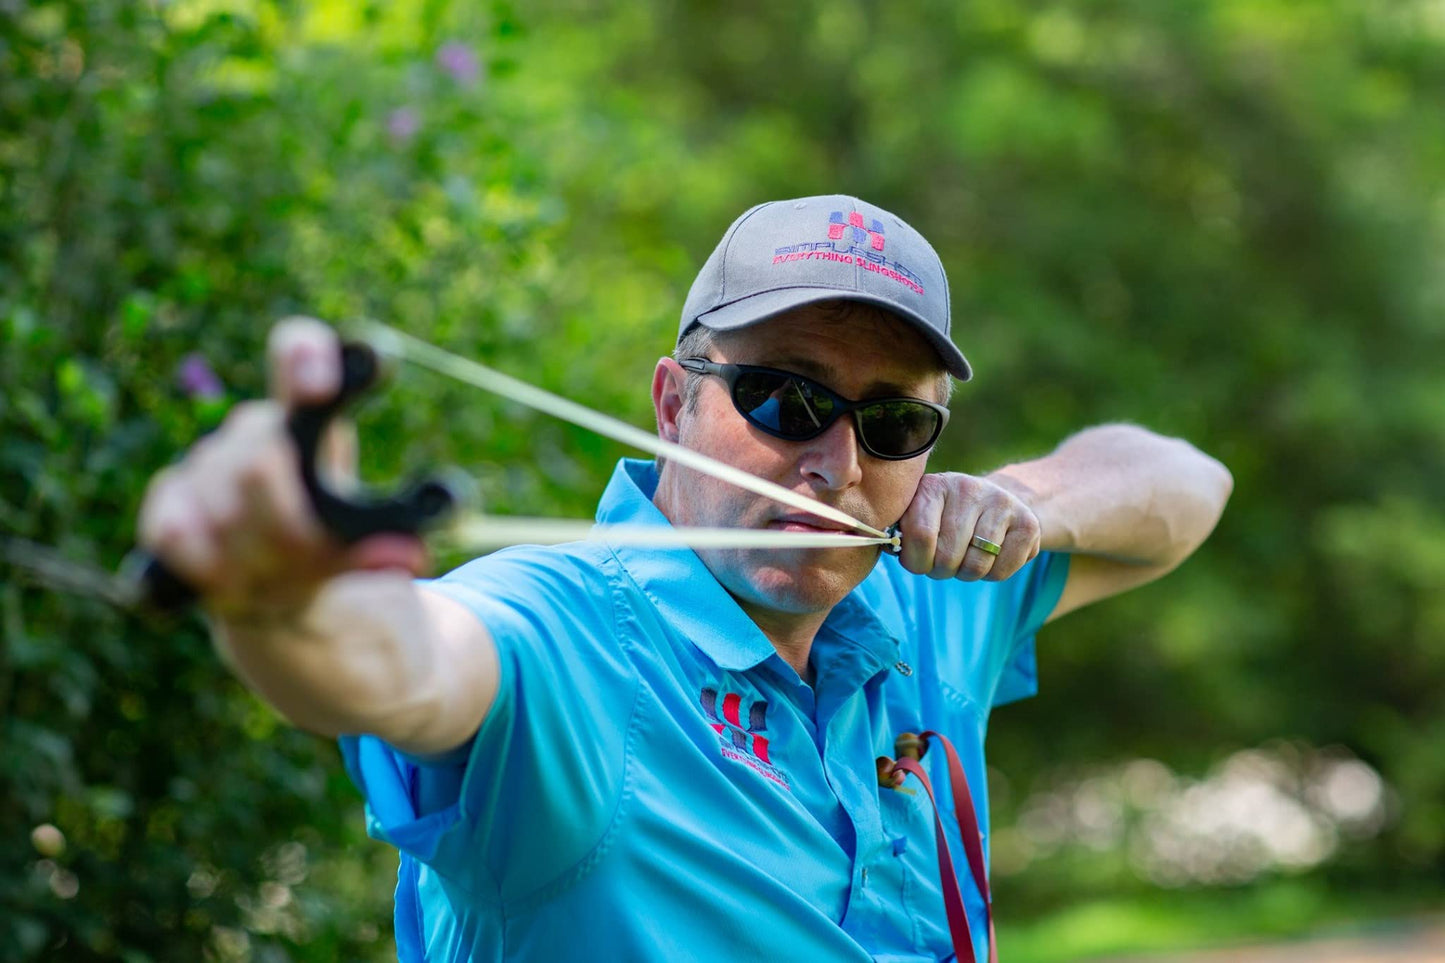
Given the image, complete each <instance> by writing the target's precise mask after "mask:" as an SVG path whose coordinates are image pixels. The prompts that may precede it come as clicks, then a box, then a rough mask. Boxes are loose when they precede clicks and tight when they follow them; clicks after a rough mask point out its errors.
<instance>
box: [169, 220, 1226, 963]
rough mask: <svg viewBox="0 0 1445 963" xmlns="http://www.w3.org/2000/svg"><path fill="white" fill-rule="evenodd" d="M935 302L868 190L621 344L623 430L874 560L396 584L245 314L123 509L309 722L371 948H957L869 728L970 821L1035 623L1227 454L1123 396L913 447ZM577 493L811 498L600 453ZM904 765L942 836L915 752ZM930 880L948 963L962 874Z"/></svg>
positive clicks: (1219, 483)
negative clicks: (1045, 433)
mask: <svg viewBox="0 0 1445 963" xmlns="http://www.w3.org/2000/svg"><path fill="white" fill-rule="evenodd" d="M949 330H950V318H949V308H948V288H947V282H946V279H945V277H944V272H943V267H942V265H941V263H940V262H939V259H938V257H937V255H936V254H935V253H934V251H933V249H932V248H931V247H930V246H929V245H928V243H927V242H926V241H925V240H924V239H923V238H922V237H921V236H920V235H919V234H918V233H917V232H915V231H914V230H913V229H912V228H910V227H909V226H908V225H907V224H905V223H904V222H903V221H901V220H900V219H898V218H897V217H895V216H893V215H892V214H889V213H888V212H886V211H883V210H881V209H879V208H876V207H873V206H872V205H869V204H866V203H864V202H862V201H859V200H857V199H855V198H851V197H842V196H831V197H812V198H804V199H800V200H795V201H785V202H776V203H772V204H765V205H761V206H759V207H756V208H754V209H752V210H751V211H749V212H747V213H746V214H744V215H743V216H742V217H740V218H739V219H738V220H737V221H736V222H734V224H733V225H732V227H730V228H729V230H728V232H727V234H725V235H724V237H723V239H722V242H721V243H720V244H719V245H718V248H717V249H716V250H715V251H714V253H713V255H712V257H711V258H710V259H709V260H708V262H707V264H706V265H705V266H704V268H703V269H702V272H701V273H700V274H699V276H698V278H697V280H696V282H695V283H694V285H693V288H692V291H691V293H690V294H689V296H688V300H687V303H686V306H685V307H684V310H683V317H682V324H681V327H680V329H679V340H680V343H679V346H678V351H677V353H676V356H675V357H670V358H663V359H661V360H660V361H659V362H658V364H657V368H656V372H655V375H654V377H653V382H652V397H653V402H654V404H655V406H656V411H657V425H658V432H659V434H660V435H661V436H662V437H663V438H664V439H667V440H670V441H675V442H678V443H680V444H682V445H684V446H686V447H688V448H692V449H695V450H697V451H701V452H703V453H706V454H709V455H712V456H714V457H716V458H718V459H721V460H722V461H725V462H728V463H730V464H732V465H734V466H737V467H739V468H742V469H744V470H746V471H748V472H750V473H752V474H754V475H757V476H760V477H762V478H765V479H768V480H770V481H773V482H776V483H778V484H780V485H782V486H784V487H786V488H789V489H792V490H793V491H795V492H799V493H802V494H804V495H807V496H809V497H811V498H814V499H816V500H818V501H820V502H823V503H826V504H828V505H831V506H834V507H836V508H839V509H842V510H843V511H845V512H847V513H849V514H850V515H852V516H853V517H855V518H857V519H859V520H861V521H863V522H865V523H867V524H869V525H871V526H873V527H876V528H886V527H888V526H889V525H892V524H894V523H897V524H898V526H899V529H900V531H901V535H902V549H901V554H900V555H898V556H897V557H893V556H891V555H886V554H885V555H883V556H882V557H881V558H880V554H879V550H878V549H876V548H871V547H870V548H858V547H843V548H827V549H796V548H788V549H766V550H762V549H749V550H705V551H699V552H697V553H693V552H689V551H680V550H676V549H670V550H664V549H647V548H637V547H623V546H609V545H607V544H606V543H605V542H604V543H580V544H575V545H570V546H560V547H554V548H535V547H519V548H514V549H509V550H505V551H502V552H498V553H496V554H494V555H491V556H488V557H485V558H482V559H479V560H477V561H474V562H472V563H470V564H468V565H465V566H463V567H462V568H460V569H458V570H457V571H455V572H452V573H451V574H449V575H447V576H444V577H443V578H441V579H439V580H436V581H432V582H423V583H417V582H414V581H413V580H412V579H411V578H410V577H409V574H410V572H412V571H415V570H416V569H417V568H418V567H419V566H420V550H419V547H418V546H417V545H416V544H415V542H413V541H412V540H409V539H405V538H401V537H392V536H387V537H378V538H373V539H371V540H369V541H367V542H364V543H362V544H360V545H358V546H356V547H355V548H353V549H351V550H349V551H348V550H345V549H342V548H338V547H337V546H336V545H334V544H333V543H332V542H331V541H330V540H329V539H327V538H326V536H325V535H324V533H322V532H321V531H320V530H319V528H318V525H317V523H316V521H315V520H314V518H313V517H312V516H311V514H310V511H309V507H308V505H307V504H306V499H305V497H304V495H303V494H302V490H301V488H300V486H299V485H298V483H297V479H296V477H295V475H296V472H295V467H294V454H293V453H292V452H291V451H290V449H289V447H288V442H287V441H286V440H285V435H284V431H283V428H282V425H283V421H284V415H285V410H286V407H287V406H288V405H294V404H297V403H301V402H315V401H319V400H325V399H326V398H329V397H330V396H331V395H332V394H333V393H334V391H335V389H336V385H337V379H338V370H337V365H336V348H335V340H334V336H333V335H332V334H331V333H330V331H329V330H328V329H326V328H325V327H324V326H321V325H320V324H319V323H317V322H310V321H293V322H289V323H285V324H283V325H281V326H278V328H277V329H276V330H275V332H274V334H273V337H272V365H273V371H274V372H275V385H276V392H275V393H276V397H277V400H276V402H274V403H263V404H256V405H251V406H247V407H244V408H242V409H240V410H238V411H237V412H236V414H235V415H233V416H232V418H231V419H230V420H229V421H228V423H227V425H226V426H225V427H224V428H223V429H222V430H221V431H220V432H218V433H217V434H216V435H215V436H214V437H213V439H211V440H208V441H206V442H202V443H201V444H200V445H199V446H197V449H196V451H195V452H194V453H193V454H192V455H191V456H190V457H189V458H187V460H186V461H185V462H184V463H183V464H182V465H181V466H179V467H178V468H177V469H174V470H172V471H170V472H167V473H165V474H164V475H162V476H161V477H160V478H159V479H158V480H157V482H156V484H155V485H154V486H153V490H152V492H151V494H150V496H149V498H148V500H147V502H146V506H145V509H144V511H143V518H142V522H143V524H142V531H143V540H144V541H145V543H146V544H147V545H149V546H150V547H151V548H152V549H153V550H154V551H155V552H156V553H157V554H158V555H159V556H161V557H162V558H163V559H164V560H165V561H166V562H168V563H169V564H170V565H171V566H172V567H173V568H174V569H175V570H176V571H177V572H178V573H179V574H181V575H183V576H185V577H187V578H189V579H190V580H191V581H192V582H193V583H194V584H195V585H196V586H197V587H198V588H199V589H200V590H201V591H202V593H203V596H204V598H205V599H206V604H207V606H208V608H209V609H210V611H211V612H212V614H213V616H214V624H215V626H216V637H217V642H218V645H219V647H220V650H221V652H222V653H223V654H224V656H225V657H226V658H227V659H228V661H229V662H230V663H231V664H232V665H233V666H234V668H235V670H236V671H237V672H238V673H239V674H240V675H241V677H242V678H243V679H245V680H246V681H247V682H248V683H249V684H250V685H251V686H252V687H253V688H254V689H255V690H256V691H257V692H258V693H260V694H261V695H262V696H263V697H265V698H266V699H268V700H269V701H270V702H271V703H272V704H273V705H275V706H276V707H277V708H278V709H280V711H282V712H283V713H285V714H286V715H287V716H288V717H289V718H291V719H292V720H293V721H295V722H296V723H297V724H298V725H301V726H305V727H307V728H309V729H313V730H315V731H317V732H321V733H325V734H329V735H343V750H344V752H345V755H346V759H347V764H348V767H349V769H350V771H351V773H352V776H353V778H354V779H355V780H356V781H357V783H358V785H359V786H360V787H361V789H362V790H363V792H365V794H366V797H367V802H368V814H369V829H370V831H371V832H372V833H373V834H374V835H376V836H378V837H380V838H383V839H386V840H389V841H390V842H392V843H394V844H395V845H396V846H397V847H398V848H400V850H401V851H402V854H403V855H402V863H401V870H400V880H399V883H398V887H397V908H396V909H397V928H396V932H397V945H398V950H399V952H400V955H401V957H402V959H404V960H420V959H423V958H424V959H428V960H528V961H531V960H539V961H550V960H563V959H574V958H581V957H584V956H585V957H587V958H589V959H603V960H659V961H676V960H695V959H736V960H760V959H781V958H791V959H796V960H810V961H811V960H865V959H870V958H875V959H889V960H925V959H941V958H948V957H950V956H951V955H952V954H953V953H954V950H955V947H958V946H964V947H965V949H963V951H962V952H964V953H967V952H969V951H968V949H967V948H966V942H967V940H968V939H969V938H970V937H969V936H962V937H960V935H959V931H960V928H961V927H962V926H963V922H962V920H960V919H957V918H954V919H953V920H950V916H951V915H952V916H954V917H959V916H962V915H963V914H962V913H961V912H959V913H955V914H950V913H949V912H948V911H947V909H946V905H945V892H946V889H947V887H951V886H953V885H954V884H953V881H952V880H945V879H944V875H943V874H944V872H945V871H942V870H941V869H940V865H939V860H938V857H937V852H936V849H935V836H934V832H935V830H934V825H935V824H934V811H933V809H932V807H931V805H930V803H929V798H928V793H925V792H920V791H919V789H920V783H919V782H918V781H917V780H916V779H910V778H909V777H908V774H907V773H905V772H902V771H894V770H893V768H892V764H891V760H888V759H886V758H884V757H889V756H893V755H899V754H900V753H899V752H898V751H897V750H896V749H895V740H897V738H898V737H899V736H900V735H902V734H903V733H905V732H906V733H920V732H923V731H924V730H929V729H931V730H937V731H938V732H940V733H942V734H943V735H945V736H947V737H948V738H949V739H950V740H951V742H952V743H953V744H954V745H956V746H957V748H958V751H959V753H960V755H961V756H962V759H963V769H964V773H965V774H966V777H967V784H968V785H969V786H971V787H972V795H973V798H974V802H975V805H976V807H977V809H978V822H979V827H980V830H981V831H982V832H983V834H984V838H985V839H986V838H987V828H988V817H987V807H986V805H985V800H984V798H983V795H984V788H985V775H984V773H985V768H984V762H983V735H984V731H985V727H986V723H987V718H988V712H989V709H990V707H992V706H994V705H997V704H1000V703H1003V702H1006V701H1009V700H1012V699H1017V698H1020V697H1023V696H1026V695H1029V694H1032V692H1033V690H1034V663H1033V645H1032V639H1033V635H1034V633H1035V631H1036V630H1037V629H1038V628H1039V627H1040V626H1041V625H1042V624H1043V623H1045V622H1046V621H1048V620H1050V619H1053V618H1057V617H1058V616H1060V615H1062V614H1064V613H1066V612H1068V611H1071V610H1073V609H1076V608H1078V607H1079V606H1081V605H1085V604H1088V603H1089V602H1092V601H1095V600H1097V599H1100V598H1103V597H1105V596H1108V595H1112V594H1114V593H1117V592H1120V591H1123V590H1125V589H1128V588H1131V587H1133V586H1136V585H1141V584H1143V583H1145V582H1148V581H1150V580H1152V579H1155V578H1158V577H1159V576H1160V575H1162V574H1164V573H1165V572H1167V571H1169V570H1170V569H1172V568H1173V567H1175V566H1176V565H1178V564H1179V563H1180V562H1181V561H1182V560H1183V559H1184V558H1185V557H1187V556H1188V555H1189V554H1190V553H1191V552H1192V551H1193V550H1194V549H1195V548H1196V547H1197V546H1198V545H1199V544H1200V543H1201V542H1202V541H1203V539H1204V538H1205V537H1206V535H1207V534H1208V533H1209V531H1210V530H1211V529H1212V528H1213V526H1214V524H1215V522H1216V521H1217V520H1218V517H1219V515H1220V512H1221V511H1222V510H1223V506H1224V503H1225V501H1226V499H1227V498H1228V495H1229V492H1230V488H1231V485H1232V482H1231V479H1230V476H1229V473H1228V472H1227V471H1226V470H1225V469H1224V468H1223V467H1222V466H1221V465H1220V464H1219V463H1218V462H1216V461H1214V460H1213V459H1211V458H1209V457H1208V456H1206V455H1203V454H1201V453H1200V452H1199V451H1197V450H1196V449H1194V448H1193V447H1191V446H1190V445H1188V444H1186V443H1184V442H1182V441H1177V440H1171V439H1166V438H1162V437H1159V436H1157V435H1154V434H1152V433H1150V432H1148V431H1145V430H1143V429H1139V428H1134V427H1129V426H1122V425H1115V426H1105V427H1100V428H1094V429H1090V430H1088V431H1084V432H1081V433H1080V434H1078V435H1075V436H1073V437H1072V438H1070V439H1068V440H1067V441H1065V442H1064V443H1063V444H1062V445H1060V446H1059V447H1058V448H1057V449H1056V450H1055V451H1054V452H1053V453H1051V454H1049V455H1047V456H1045V457H1042V458H1039V459H1037V460H1034V461H1029V462H1024V463H1020V464H1015V465H1009V466H1006V467H1004V468H1002V469H999V470H997V471H995V472H992V473H990V474H987V475H983V476H973V475H965V474H925V463H926V460H927V453H928V450H929V449H930V448H931V447H932V445H933V444H934V442H935V441H936V439H937V436H938V432H939V431H940V430H941V429H942V426H943V422H944V421H945V420H946V416H945V415H944V414H943V413H942V412H943V408H942V404H943V403H944V402H946V401H947V399H948V394H949V387H950V384H951V382H950V380H949V379H950V376H953V377H956V378H958V379H960V380H966V379H968V378H969V377H970V375H971V371H970V368H969V365H968V362H967V361H966V360H965V359H964V357H963V355H962V354H961V353H960V352H959V350H958V348H957V347H955V346H954V344H953V342H952V341H951V340H950V337H949ZM598 520H599V521H600V522H602V523H614V522H627V523H639V524H652V525H668V524H674V525H696V526H730V527H741V528H749V529H776V530H780V531H799V532H816V531H818V530H819V529H828V530H831V529H834V528H836V527H837V526H836V525H835V524H834V523H832V522H829V521H825V520H823V519H821V518H819V517H817V516H814V515H810V514H808V513H806V512H802V511H800V510H798V509H796V508H790V507H787V506H784V505H780V504H776V503H774V502H772V501H771V500H769V499H766V498H762V497H759V496H757V495H754V494H752V493H749V492H746V491H743V490H740V489H737V488H735V487H733V486H731V485H728V484H726V483H724V482H721V481H718V480H715V479H713V478H711V477H708V476H705V475H700V474H699V473H697V472H696V471H693V470H691V469H688V468H684V467H682V466H679V465H677V464H672V463H667V462H664V463H662V464H660V465H656V464H653V463H651V462H633V461H624V462H623V463H622V464H620V465H619V467H618V469H617V472H616V474H615V475H614V477H613V479H612V481H611V483H610V484H609V486H608V488H607V491H606V493H605V494H604V495H603V497H602V503H601V506H600V508H599V511H598ZM347 734H351V735H347ZM355 734H361V735H355ZM915 754H916V751H915ZM880 759H882V760H883V768H882V769H881V770H880V768H879V765H878V763H879V761H880ZM921 764H922V766H923V769H924V771H925V773H928V774H931V776H932V778H931V780H930V781H931V783H932V789H933V791H934V792H936V793H937V795H938V799H939V804H940V806H941V808H942V810H943V813H944V817H943V821H944V825H945V826H946V827H947V836H948V837H949V839H950V842H951V848H952V851H953V852H954V853H958V854H960V857H959V864H958V865H960V866H963V865H965V864H964V863H963V860H962V853H963V852H964V849H963V846H962V843H963V839H962V838H961V837H960V834H959V830H958V828H957V824H956V822H955V820H954V818H953V815H952V813H953V811H954V810H955V803H956V802H958V800H957V799H956V798H955V793H954V790H953V788H951V786H950V780H949V776H948V767H947V758H946V751H945V750H944V749H937V748H936V749H934V751H932V752H924V753H923V758H922V760H921ZM959 808H962V807H959ZM958 875H959V876H960V879H959V883H960V884H961V885H962V890H963V904H964V906H966V909H967V917H968V931H969V932H970V933H971V939H972V942H973V948H972V952H973V953H975V954H977V955H978V957H979V958H983V957H984V956H985V955H986V954H987V953H988V950H989V947H988V943H989V927H988V924H987V921H986V913H985V907H984V901H983V899H982V897H981V895H980V889H981V887H980V886H979V885H977V884H976V882H975V880H974V879H972V878H971V875H970V874H969V873H968V872H967V871H966V870H965V871H963V872H962V873H959V874H958ZM951 924H952V925H951Z"/></svg>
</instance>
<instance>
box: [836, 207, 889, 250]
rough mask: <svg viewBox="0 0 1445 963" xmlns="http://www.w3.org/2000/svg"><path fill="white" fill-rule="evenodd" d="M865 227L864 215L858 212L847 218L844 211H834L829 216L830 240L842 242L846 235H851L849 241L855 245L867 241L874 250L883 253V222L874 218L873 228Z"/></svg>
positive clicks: (853, 212) (851, 213)
mask: <svg viewBox="0 0 1445 963" xmlns="http://www.w3.org/2000/svg"><path fill="white" fill-rule="evenodd" d="M863 225H864V222H863V215H862V214H859V213H858V212H857V211H852V212H850V213H849V214H848V215H847V216H846V218H845V216H844V214H843V212H842V211H834V212H833V213H832V214H829V215H828V240H830V241H841V240H843V237H844V236H845V235H847V234H851V235H852V236H851V237H849V240H850V241H852V242H853V243H854V244H862V243H863V242H865V241H866V242H868V246H869V247H871V248H872V249H873V250H875V251H882V250H883V222H882V221H880V220H878V219H877V218H874V219H873V224H872V226H870V227H864V226H863Z"/></svg>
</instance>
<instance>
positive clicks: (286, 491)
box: [140, 318, 425, 620]
mask: <svg viewBox="0 0 1445 963" xmlns="http://www.w3.org/2000/svg"><path fill="white" fill-rule="evenodd" d="M268 355H269V363H270V374H271V394H272V400H270V401H259V402H247V403H244V404H241V405H238V406H236V408H235V409H233V410H232V411H231V413H230V415H229V416H228V417H227V418H226V421H225V423H224V424H223V425H222V426H221V427H220V428H219V429H218V430H217V431H215V432H214V433H212V434H211V435H209V436H207V437H206V438H204V439H202V440H201V441H200V442H198V443H197V444H196V445H195V446H194V447H193V448H192V449H191V451H190V452H189V453H188V454H187V455H186V457H185V459H184V460H183V461H181V462H180V463H179V464H178V465H175V466H174V467H172V468H169V469H167V470H165V471H163V472H161V473H160V474H159V475H157V476H156V478H155V479H154V480H153V481H152V483H151V486H150V489H149V491H148V492H147V494H146V499H145V502H144V505H143V506H142V508H141V520H140V542H141V544H142V545H144V546H146V547H147V548H148V549H149V550H150V551H151V552H152V553H153V554H155V555H156V557H158V558H159V559H161V560H162V561H163V562H165V564H166V565H167V566H168V567H169V568H170V569H171V570H172V571H173V572H175V573H176V575H178V576H179V577H180V578H182V579H183V580H185V581H186V582H187V583H188V584H190V585H191V586H192V587H193V588H195V589H196V591H197V592H198V593H199V594H200V596H201V597H202V600H203V602H204V604H205V605H206V607H207V608H208V609H210V610H211V611H212V612H213V613H216V614H218V615H221V616H222V617H227V618H238V619H248V618H260V619H265V620H272V619H278V618H279V619H285V618H290V617H293V616H295V615H296V614H298V613H299V612H301V611H302V610H303V609H304V608H305V607H306V606H307V605H308V604H310V602H311V600H312V599H313V597H314V596H315V594H316V592H317V591H318V589H319V588H320V587H321V586H322V585H323V584H324V583H325V582H326V581H328V580H329V579H331V578H333V577H335V576H336V575H338V574H340V573H342V572H346V571H351V570H356V569H377V568H401V569H405V570H407V571H409V572H411V573H416V572H418V571H419V570H420V569H421V567H422V566H423V565H424V562H425V553H424V550H423V549H422V546H421V543H420V542H419V541H418V540H417V539H415V538H411V537H408V536H399V535H388V536H378V537H374V538H371V539H367V540H365V541H363V542H361V543H358V544H357V545H355V546H345V545H342V544H341V543H339V542H338V541H337V540H336V539H334V538H333V537H332V536H331V535H330V534H328V533H327V532H326V531H325V530H324V529H323V528H322V526H321V524H320V522H319V521H318V519H317V518H316V516H315V513H314V511H313V510H312V506H311V503H310V499H309V498H308V497H307V495H306V490H305V488H304V487H303V486H302V483H301V477H300V473H299V471H298V468H297V452H296V447H295V445H294V444H293V442H292V440H291V438H290V436H289V434H288V433H287V430H286V418H287V415H288V414H289V413H290V411H291V410H292V409H293V408H294V407H296V406H298V405H306V404H319V403H324V402H326V401H329V400H330V399H331V398H333V397H335V395H336V392H337V391H338V389H339V387H340V383H341V352H340V346H339V343H338V340H337V337H336V333H335V332H334V331H332V330H331V328H329V327H327V326H326V325H325V324H322V323H321V322H320V321H316V320H313V319H311V318H291V319H288V320H286V321H283V322H281V323H280V324H278V325H277V326H276V327H275V328H273V329H272V332H271V338H270V342H269V346H268ZM354 449H355V445H354V443H353V442H352V439H351V436H350V434H349V432H348V431H347V430H346V427H345V426H336V430H333V431H332V432H331V433H330V435H329V437H328V438H327V440H326V443H325V444H324V446H323V452H324V454H323V457H324V458H325V459H326V461H327V468H328V469H329V470H330V471H331V472H332V473H333V474H339V475H350V474H352V473H353V472H354V464H355V450H354Z"/></svg>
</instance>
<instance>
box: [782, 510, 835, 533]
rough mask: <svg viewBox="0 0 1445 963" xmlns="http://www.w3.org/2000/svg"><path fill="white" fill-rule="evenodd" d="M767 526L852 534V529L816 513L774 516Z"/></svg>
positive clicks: (799, 530) (800, 530)
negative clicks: (820, 516)
mask: <svg viewBox="0 0 1445 963" xmlns="http://www.w3.org/2000/svg"><path fill="white" fill-rule="evenodd" d="M767 527H768V528H772V529H776V530H778V531H782V532H813V533H816V532H841V533H844V534H852V533H853V529H851V528H846V527H844V526H842V525H838V524H836V523H834V522H830V521H828V519H826V518H819V517H818V516H816V515H803V514H798V515H784V516H782V517H781V518H774V519H772V520H771V521H769V522H768V525H767Z"/></svg>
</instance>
